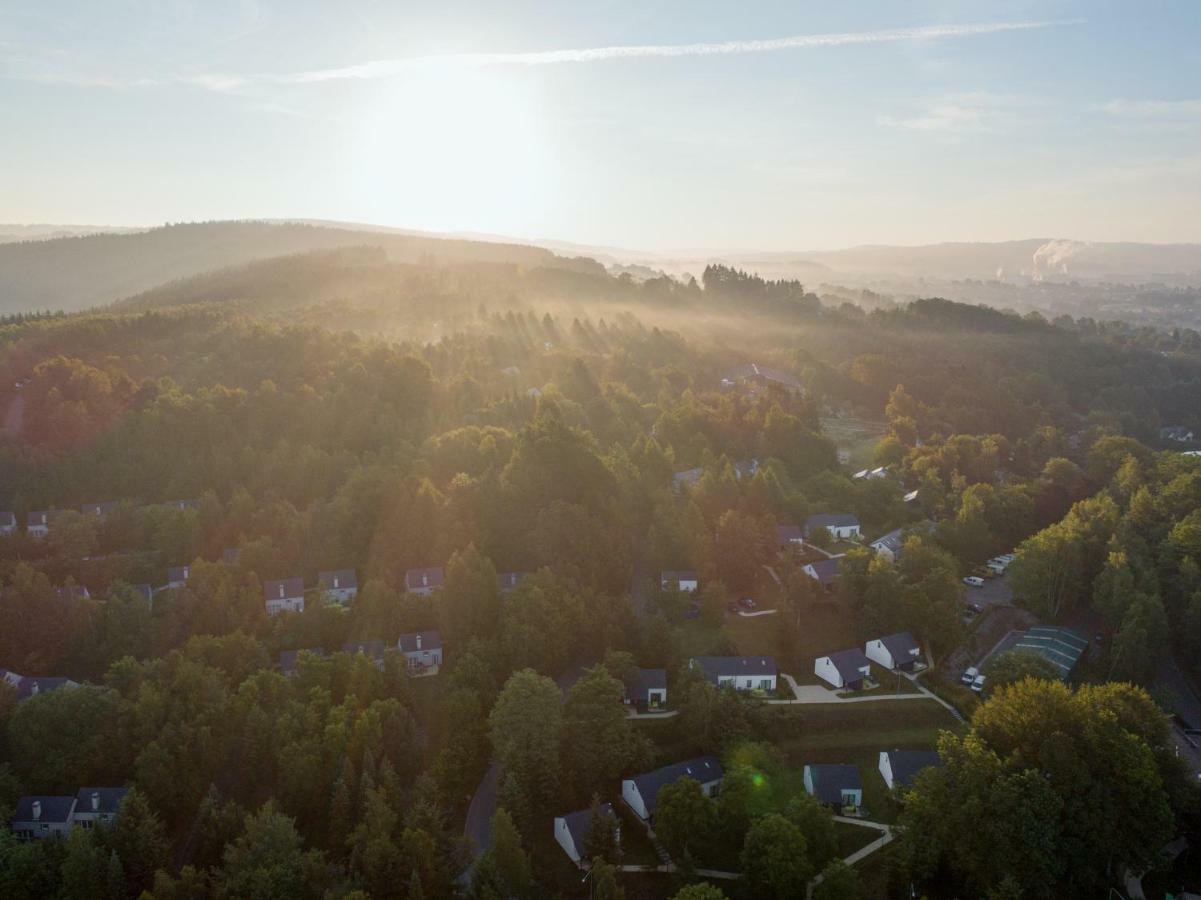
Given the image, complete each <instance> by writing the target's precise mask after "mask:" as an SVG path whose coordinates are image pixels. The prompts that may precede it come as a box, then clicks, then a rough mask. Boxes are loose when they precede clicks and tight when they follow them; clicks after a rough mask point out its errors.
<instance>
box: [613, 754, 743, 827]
mask: <svg viewBox="0 0 1201 900" xmlns="http://www.w3.org/2000/svg"><path fill="white" fill-rule="evenodd" d="M722 774H723V773H722V769H721V763H719V762H718V761H717V757H716V756H698V757H696V758H695V759H686V760H684V761H683V762H678V763H672V764H671V765H670V766H664V767H663V768H661V769H655V771H653V772H647V773H646V774H644V775H636V776H634V777H633V778H626V779H624V780H623V781H622V782H621V799H622V800H624V801H625V803H626V805H627V806H628V807H629V808H630V809H631V810H633V812H634V815H636V816H637V817H638V818H639V819H641V820H642V821H643V822H649V821H651V820H652V819H653V818H654V815H655V803H656V800H657V799H658V797H659V790H660V788H662V787H664V786H666V785H669V784H675V783H676V782H677V781H679V780H680V779H681V778H691V779H692V780H693V781H695V782H697V783H698V784H699V785H700V786H701V790H702V791H703V792H704V794H705V796H706V797H713V796H716V794H717V791H718V788H719V787H721V779H722Z"/></svg>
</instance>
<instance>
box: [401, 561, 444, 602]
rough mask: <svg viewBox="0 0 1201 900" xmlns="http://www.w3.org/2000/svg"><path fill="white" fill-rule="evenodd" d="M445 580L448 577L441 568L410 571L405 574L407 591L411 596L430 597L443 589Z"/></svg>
mask: <svg viewBox="0 0 1201 900" xmlns="http://www.w3.org/2000/svg"><path fill="white" fill-rule="evenodd" d="M445 580H446V575H445V574H444V573H443V571H442V567H441V566H435V567H434V568H432V569H409V571H407V572H405V590H406V591H408V592H409V593H410V594H421V595H422V596H429V595H430V594H432V593H433V592H434V591H436V590H437V589H438V588H440V587H442V582H443V581H445Z"/></svg>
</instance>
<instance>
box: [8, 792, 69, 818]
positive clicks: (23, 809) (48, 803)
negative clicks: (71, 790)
mask: <svg viewBox="0 0 1201 900" xmlns="http://www.w3.org/2000/svg"><path fill="white" fill-rule="evenodd" d="M35 800H36V801H39V802H40V803H41V804H42V814H41V815H40V816H39V817H38V818H37V819H36V820H35V819H34V818H33V803H34V801H35ZM74 808H75V798H74V797H48V796H44V795H41V796H32V797H22V798H21V799H20V800H18V801H17V810H16V812H15V813H14V815H13V819H12V820H13V821H14V822H33V821H38V822H50V823H56V822H57V823H61V822H66V821H67V820H68V819H70V818H71V810H72V809H74Z"/></svg>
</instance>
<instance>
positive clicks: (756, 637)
mask: <svg viewBox="0 0 1201 900" xmlns="http://www.w3.org/2000/svg"><path fill="white" fill-rule="evenodd" d="M724 628H725V632H726V634H728V635H729V636H730V639H731V640H732V641H733V642H734V646H735V647H737V648H738V652H739V653H740V654H742V655H744V656H775V657H777V662H779V664H780V668H782V669H783V670H784V671H785V672H787V673H788V674H789V675H792V676H793V677H794V678H796V680H797V683H798V684H815V683H817V676H816V675H814V674H813V660H814V659H816V658H817V657H818V656H825V655H826V654H827V653H830V652H832V651H836V650H845V649H847V648H848V647H857V646H859V638H858V636H857V635H856V634H855V629H854V627H853V625H852V622H851V616H850V614H849V613H848V612H847V611H846V610H844V609H842V608H841V607H840V606H838V605H837V604H835V603H815V604H813V606H812V607H811V608H810V609H808V610H806V611H805V613H804V621H803V627H802V628H801V635H800V641H799V644H798V647H797V653H796V654H795V655H794V656H793V657H792V658H791V659H784V658H781V657H780V647H779V622H778V621H777V617H776V616H755V617H752V618H745V617H743V616H734V615H727V616H726V621H725V626H724Z"/></svg>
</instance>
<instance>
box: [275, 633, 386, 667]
mask: <svg viewBox="0 0 1201 900" xmlns="http://www.w3.org/2000/svg"><path fill="white" fill-rule="evenodd" d="M380 643H383V642H382V641H381V642H380ZM302 653H311V654H313V656H325V650H323V649H322V648H321V647H302V648H301V649H300V650H280V651H279V670H280V671H281V672H283V673H284V674H285V675H291V674H293V673H294V672H296V671H298V670H299V668H300V654H302Z"/></svg>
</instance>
